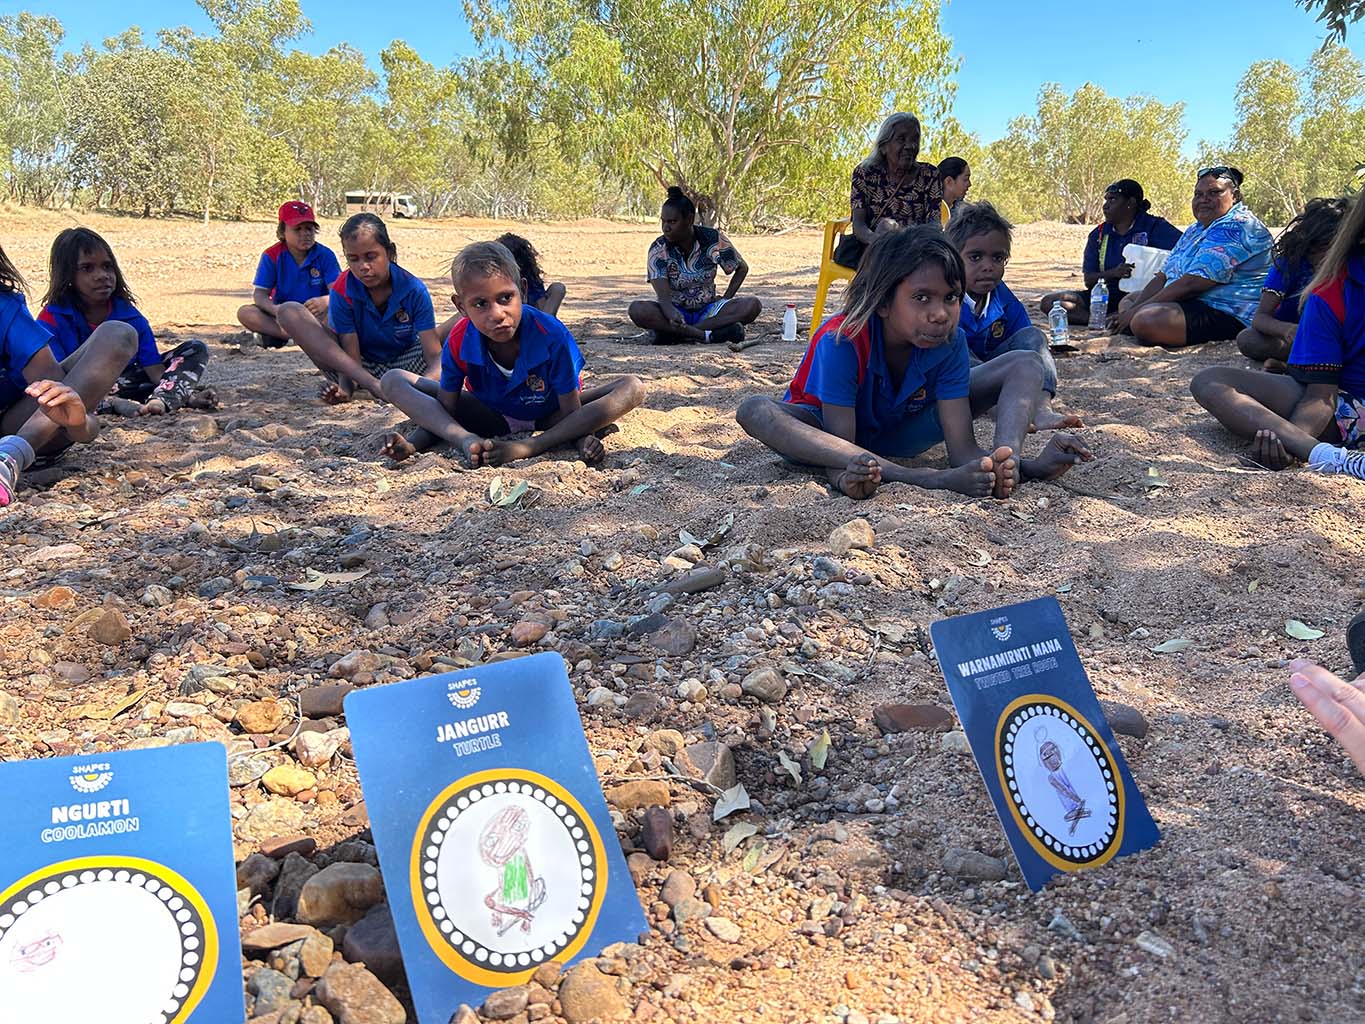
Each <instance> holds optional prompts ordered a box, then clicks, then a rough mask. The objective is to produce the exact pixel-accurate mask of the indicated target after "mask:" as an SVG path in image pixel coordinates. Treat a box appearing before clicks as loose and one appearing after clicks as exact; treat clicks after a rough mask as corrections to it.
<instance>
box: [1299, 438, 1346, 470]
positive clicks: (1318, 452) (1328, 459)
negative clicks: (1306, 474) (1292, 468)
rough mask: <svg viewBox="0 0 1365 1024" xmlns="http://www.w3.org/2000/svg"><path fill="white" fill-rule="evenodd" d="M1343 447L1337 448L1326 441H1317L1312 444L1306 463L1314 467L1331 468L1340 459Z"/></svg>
mask: <svg viewBox="0 0 1365 1024" xmlns="http://www.w3.org/2000/svg"><path fill="white" fill-rule="evenodd" d="M1343 451H1344V449H1341V448H1338V447H1337V446H1336V445H1334V444H1328V443H1327V442H1326V441H1319V442H1318V443H1317V444H1315V445H1313V450H1312V451H1311V452H1309V453H1308V465H1310V466H1312V467H1313V468H1314V469H1319V468H1332V467H1335V466H1336V465H1337V463H1338V462H1340V461H1341V456H1342V453H1343Z"/></svg>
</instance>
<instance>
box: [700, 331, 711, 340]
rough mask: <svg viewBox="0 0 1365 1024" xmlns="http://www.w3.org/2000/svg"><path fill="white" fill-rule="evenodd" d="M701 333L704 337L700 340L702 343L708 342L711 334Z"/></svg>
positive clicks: (708, 332) (707, 332)
mask: <svg viewBox="0 0 1365 1024" xmlns="http://www.w3.org/2000/svg"><path fill="white" fill-rule="evenodd" d="M701 333H702V334H703V335H704V337H703V338H702V340H703V341H710V340H711V332H710V331H702V332H701Z"/></svg>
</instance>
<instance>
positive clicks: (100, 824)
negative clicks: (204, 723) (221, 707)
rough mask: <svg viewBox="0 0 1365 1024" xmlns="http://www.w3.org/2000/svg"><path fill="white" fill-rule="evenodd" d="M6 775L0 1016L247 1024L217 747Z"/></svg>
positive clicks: (0, 770) (1, 802)
mask: <svg viewBox="0 0 1365 1024" xmlns="http://www.w3.org/2000/svg"><path fill="white" fill-rule="evenodd" d="M172 779H173V780H174V785H173V786H170V785H168V780H172ZM0 782H3V785H0V820H3V821H4V822H5V827H4V829H3V830H0V1019H3V1020H6V1021H9V1020H14V1021H39V1020H41V1021H46V1022H49V1024H90V1022H92V1021H99V1022H100V1024H232V1022H234V1021H235V1022H237V1024H241V1021H242V1020H243V1019H244V1018H245V1016H246V1011H245V1007H244V1006H243V1000H242V972H241V966H240V964H241V945H240V942H239V939H238V934H237V891H236V890H237V885H236V870H235V868H234V865H233V854H232V819H231V817H230V816H229V809H228V780H227V752H226V751H225V750H224V749H223V747H222V746H221V745H220V744H217V743H197V744H192V745H187V746H176V747H166V748H164V749H157V750H131V751H122V752H118V753H107V754H96V755H91V756H81V757H63V758H53V759H50V760H39V761H16V762H12V763H9V764H4V765H0Z"/></svg>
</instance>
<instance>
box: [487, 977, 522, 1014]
mask: <svg viewBox="0 0 1365 1024" xmlns="http://www.w3.org/2000/svg"><path fill="white" fill-rule="evenodd" d="M530 996H531V993H530V990H529V989H527V987H526V986H525V985H520V986H518V987H517V988H504V989H499V990H498V991H497V992H493V993H491V994H490V995H489V996H488V998H487V999H485V1000H484V1001H483V1016H484V1019H485V1020H511V1019H512V1018H513V1017H515V1016H516V1015H517V1014H519V1013H521V1012H522V1011H523V1010H525V1009H526V1004H527V1003H528V1002H529V1001H530Z"/></svg>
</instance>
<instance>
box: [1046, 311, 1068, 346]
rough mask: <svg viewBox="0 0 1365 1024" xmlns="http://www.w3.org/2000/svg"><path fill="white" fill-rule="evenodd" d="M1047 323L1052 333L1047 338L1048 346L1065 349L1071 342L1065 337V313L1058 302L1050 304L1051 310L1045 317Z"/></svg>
mask: <svg viewBox="0 0 1365 1024" xmlns="http://www.w3.org/2000/svg"><path fill="white" fill-rule="evenodd" d="M1047 319H1048V323H1049V324H1050V325H1051V327H1052V331H1051V333H1050V334H1049V336H1048V342H1047V343H1048V345H1049V346H1050V347H1052V348H1066V347H1068V346H1069V345H1070V344H1071V342H1070V339H1068V337H1067V313H1066V310H1065V309H1064V308H1063V307H1062V304H1061V303H1060V302H1055V303H1053V304H1052V309H1051V311H1050V312H1049V313H1048V315H1047Z"/></svg>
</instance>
